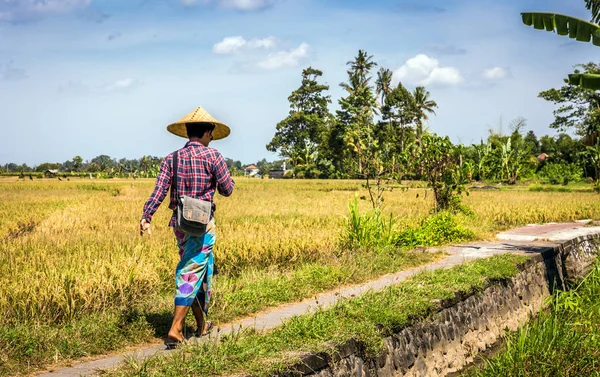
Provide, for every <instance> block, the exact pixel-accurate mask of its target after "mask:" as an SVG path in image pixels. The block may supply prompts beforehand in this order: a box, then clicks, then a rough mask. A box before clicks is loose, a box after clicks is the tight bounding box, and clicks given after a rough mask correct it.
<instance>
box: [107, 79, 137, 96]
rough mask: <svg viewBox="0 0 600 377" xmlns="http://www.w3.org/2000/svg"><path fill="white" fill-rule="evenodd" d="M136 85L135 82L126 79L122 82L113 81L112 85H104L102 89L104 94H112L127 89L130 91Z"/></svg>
mask: <svg viewBox="0 0 600 377" xmlns="http://www.w3.org/2000/svg"><path fill="white" fill-rule="evenodd" d="M136 84H137V81H136V80H134V79H132V78H126V79H122V80H118V81H115V82H114V83H112V84H109V85H106V86H105V87H104V92H106V93H114V92H121V91H125V90H128V89H131V88H132V87H134V86H135V85H136Z"/></svg>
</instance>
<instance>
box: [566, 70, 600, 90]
mask: <svg viewBox="0 0 600 377" xmlns="http://www.w3.org/2000/svg"><path fill="white" fill-rule="evenodd" d="M569 84H571V85H576V86H581V87H582V88H584V89H592V90H600V75H597V74H591V73H573V74H570V75H569Z"/></svg>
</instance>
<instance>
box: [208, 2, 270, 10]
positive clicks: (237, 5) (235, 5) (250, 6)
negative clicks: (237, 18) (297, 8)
mask: <svg viewBox="0 0 600 377" xmlns="http://www.w3.org/2000/svg"><path fill="white" fill-rule="evenodd" d="M274 3H275V1H274V0H220V1H219V5H220V6H222V7H223V8H229V9H236V10H241V11H257V10H263V9H267V8H270V7H271V6H273V4H274Z"/></svg>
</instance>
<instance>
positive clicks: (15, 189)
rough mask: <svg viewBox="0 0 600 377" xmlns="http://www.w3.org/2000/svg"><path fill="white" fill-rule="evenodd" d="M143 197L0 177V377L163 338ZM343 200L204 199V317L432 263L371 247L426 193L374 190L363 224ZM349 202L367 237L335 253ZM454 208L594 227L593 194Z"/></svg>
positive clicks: (251, 195)
mask: <svg viewBox="0 0 600 377" xmlns="http://www.w3.org/2000/svg"><path fill="white" fill-rule="evenodd" d="M152 188H153V180H150V179H148V180H139V179H138V180H136V181H135V182H133V181H130V180H111V181H102V183H97V182H94V181H92V182H90V181H88V180H83V179H71V181H69V182H64V181H63V182H58V181H56V180H42V179H40V180H37V179H36V180H34V181H29V182H28V181H25V182H18V181H17V179H16V178H15V179H14V180H11V179H8V178H3V179H0V254H1V255H2V258H0V312H1V313H2V314H3V315H2V316H1V317H0V334H4V335H0V354H3V355H9V357H8V359H9V361H7V362H6V363H5V364H2V363H1V362H0V374H2V371H8V370H10V371H11V373H15V372H16V371H24V372H27V370H26V368H25V369H24V368H23V366H24V365H30V366H31V368H32V369H35V368H36V367H39V366H40V365H43V364H44V363H48V362H51V361H53V360H54V361H56V360H58V361H60V360H64V359H69V358H70V357H79V356H81V355H82V353H83V354H94V353H99V352H106V351H107V350H109V349H113V348H115V347H116V348H118V347H123V346H126V345H128V344H134V343H136V342H140V341H147V340H152V339H154V337H160V336H163V335H164V332H165V327H166V326H167V325H168V322H169V321H170V318H171V315H172V313H171V311H172V308H171V306H172V300H173V299H172V294H173V289H174V288H173V270H174V267H175V265H176V264H177V261H178V255H177V252H176V247H175V242H174V237H173V234H172V231H171V230H170V229H169V228H168V227H167V223H168V220H169V217H170V215H171V213H170V211H169V210H168V209H167V208H166V205H163V206H162V207H161V208H160V209H159V211H158V212H157V213H156V215H155V217H154V219H153V222H152V226H153V229H152V230H153V232H152V235H151V236H150V237H144V238H141V237H139V235H138V221H139V218H140V216H141V209H142V206H143V203H144V201H145V200H146V198H147V197H148V195H149V194H150V192H151V191H152ZM355 194H358V196H359V197H360V196H362V195H365V192H364V190H363V189H362V187H361V182H358V181H304V180H298V181H295V180H285V181H278V180H259V179H256V180H251V179H238V180H237V187H236V190H235V192H234V195H233V196H232V197H230V198H220V197H217V198H216V201H217V212H216V218H217V244H216V249H215V256H216V260H217V263H218V267H219V270H220V274H219V275H217V276H216V280H215V299H214V300H213V306H212V308H211V317H212V318H213V319H215V320H218V321H228V320H231V319H232V318H236V317H239V316H243V315H248V314H250V313H253V312H256V311H258V310H262V309H264V308H266V307H268V306H275V305H279V304H281V303H284V302H289V301H293V300H299V299H302V298H306V297H310V296H311V295H313V294H314V293H316V292H319V291H322V290H326V289H332V288H334V287H336V286H340V285H344V284H352V283H358V282H361V281H365V280H368V279H370V278H373V277H375V276H378V275H380V274H383V273H388V272H392V271H396V270H399V269H402V268H407V267H412V266H416V265H419V264H422V263H426V262H428V261H431V260H433V259H435V258H437V257H439V255H432V254H431V253H407V252H406V251H399V250H398V249H397V248H396V247H392V248H383V249H381V250H375V249H377V248H373V247H371V246H372V245H374V244H377V243H378V242H381V243H382V244H387V243H388V242H389V241H390V238H391V234H392V231H391V229H393V230H394V232H393V233H394V234H395V235H396V236H397V235H398V234H402V233H403V232H404V231H407V229H412V230H415V231H417V230H418V229H423V226H424V224H425V223H424V222H423V221H424V220H423V219H426V218H427V217H428V215H429V213H430V210H431V208H432V207H433V199H432V197H431V194H430V193H429V192H428V191H426V190H425V189H420V188H417V189H409V190H395V191H393V192H388V193H386V208H385V210H383V211H381V212H380V213H379V214H378V215H377V217H376V218H375V219H374V220H373V219H371V220H364V221H366V223H365V222H361V221H363V219H362V218H361V216H363V215H365V214H368V212H367V211H368V209H369V207H370V206H369V203H368V202H367V201H364V200H357V201H353V200H354V199H355ZM350 201H353V211H354V212H353V213H354V214H356V216H355V217H354V218H353V220H352V216H354V215H351V221H354V224H355V225H354V229H355V230H356V231H357V232H363V230H364V229H371V230H369V231H364V232H363V234H361V235H360V237H359V238H356V239H355V240H354V241H352V242H353V243H354V245H355V246H352V247H345V248H340V245H339V236H340V231H341V230H342V229H344V228H345V227H346V226H347V225H348V223H347V222H346V221H347V216H348V203H349V202H350ZM465 204H467V205H468V206H469V207H470V208H472V209H473V210H474V212H475V215H474V216H473V217H468V216H462V215H461V216H458V217H453V218H452V221H453V222H454V224H455V225H456V226H457V227H460V228H461V229H463V230H464V229H466V230H467V231H471V232H473V233H474V235H475V237H477V238H488V237H491V236H492V235H493V234H494V233H495V232H496V231H498V230H501V229H506V228H507V227H511V226H515V225H520V224H527V223H531V222H543V221H565V220H575V219H582V218H594V219H598V218H600V202H599V201H598V200H597V196H596V195H595V194H593V193H538V192H527V191H523V192H511V191H506V192H505V191H502V192H494V193H489V192H476V193H472V194H471V195H470V196H469V197H468V198H466V199H465ZM369 224H370V225H369ZM372 224H378V225H376V226H371V225H372ZM431 229H434V228H431ZM444 229H453V227H445V228H444ZM426 233H427V234H432V232H431V231H429V232H426ZM434 233H435V232H434ZM449 239H450V238H448V237H446V238H443V239H438V241H436V242H437V243H442V244H443V243H446V242H450V241H448V240H449ZM426 241H427V239H426ZM427 242H428V243H427V244H431V242H432V241H431V240H429V241H427ZM417 243H424V242H421V241H419V242H417ZM396 244H397V243H396ZM357 248H358V249H360V250H357ZM91 318H95V320H94V321H95V323H96V325H97V326H94V323H93V322H94V321H92V320H91ZM104 325H105V327H106V328H107V329H121V332H122V333H123V334H124V335H123V336H122V337H121V338H119V340H117V338H116V337H117V334H118V333H119V332H118V331H116V330H115V331H114V332H111V334H113V335H111V339H112V341H111V342H108V343H107V342H100V341H98V342H97V343H95V344H92V343H93V341H94V339H96V338H98V337H96V336H95V335H90V334H101V331H102V328H103V326H104ZM77 329H82V330H81V331H77ZM83 329H85V330H83ZM6 334H8V335H6ZM4 336H6V337H7V338H6V339H9V340H6V339H5V338H2V337H4ZM25 344H30V345H31V346H30V347H29V346H28V347H26V348H23V347H21V346H23V345H25ZM111 347H112V348H111ZM0 360H1V358H0Z"/></svg>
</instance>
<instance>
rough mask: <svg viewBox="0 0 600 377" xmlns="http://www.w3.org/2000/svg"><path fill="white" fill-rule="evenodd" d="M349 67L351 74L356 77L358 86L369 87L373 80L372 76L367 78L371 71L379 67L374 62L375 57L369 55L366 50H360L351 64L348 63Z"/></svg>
mask: <svg viewBox="0 0 600 377" xmlns="http://www.w3.org/2000/svg"><path fill="white" fill-rule="evenodd" d="M346 65H349V66H350V68H351V70H350V72H348V74H350V73H351V72H353V73H354V75H356V76H357V77H356V79H357V84H358V85H356V86H367V84H368V83H369V81H370V80H371V76H367V75H368V74H369V72H371V70H372V69H373V68H374V67H376V66H377V63H375V62H374V61H373V55H367V52H366V51H364V50H358V56H357V57H356V58H355V59H354V60H351V61H349V62H347V63H346Z"/></svg>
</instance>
